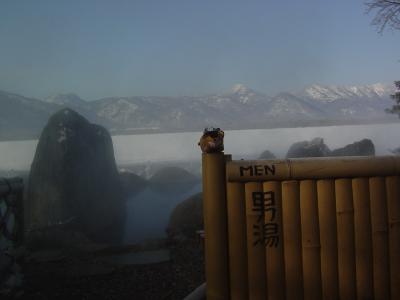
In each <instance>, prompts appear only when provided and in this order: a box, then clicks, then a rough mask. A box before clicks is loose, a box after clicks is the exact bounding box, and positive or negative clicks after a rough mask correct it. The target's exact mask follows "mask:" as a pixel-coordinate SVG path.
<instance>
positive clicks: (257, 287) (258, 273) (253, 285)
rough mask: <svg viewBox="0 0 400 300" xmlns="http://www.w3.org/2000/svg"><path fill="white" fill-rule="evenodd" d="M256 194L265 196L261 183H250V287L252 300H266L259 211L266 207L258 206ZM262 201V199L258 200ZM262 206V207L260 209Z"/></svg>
mask: <svg viewBox="0 0 400 300" xmlns="http://www.w3.org/2000/svg"><path fill="white" fill-rule="evenodd" d="M255 193H261V194H263V189H262V185H261V184H260V183H255V182H249V183H246V184H245V198H246V221H247V256H248V260H247V264H248V286H249V298H248V299H250V300H256V299H257V300H258V299H260V300H261V299H262V300H264V299H266V297H267V280H266V272H265V245H264V241H263V236H262V235H263V230H264V218H263V217H262V216H263V215H262V212H261V211H259V209H261V208H263V207H264V203H263V201H262V205H258V204H259V203H260V202H257V201H258V200H257V201H256V200H254V199H255V198H254V197H255ZM258 199H260V198H258ZM260 206H261V207H260ZM260 216H261V217H260Z"/></svg>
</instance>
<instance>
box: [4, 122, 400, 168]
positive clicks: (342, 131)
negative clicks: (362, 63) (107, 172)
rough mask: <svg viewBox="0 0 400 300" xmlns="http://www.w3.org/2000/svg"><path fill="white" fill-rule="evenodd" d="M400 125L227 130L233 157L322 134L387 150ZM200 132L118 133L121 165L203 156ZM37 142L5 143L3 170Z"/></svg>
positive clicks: (19, 163) (334, 141) (279, 151)
mask: <svg viewBox="0 0 400 300" xmlns="http://www.w3.org/2000/svg"><path fill="white" fill-rule="evenodd" d="M399 128H400V124H397V123H393V124H373V125H347V126H326V127H304V128H301V127H299V128H276V129H255V130H234V131H226V132H225V153H229V154H232V155H233V158H234V159H241V158H257V157H258V156H259V155H260V153H261V152H262V151H264V150H266V149H268V150H270V151H271V152H273V153H274V154H275V155H276V156H277V157H284V156H285V154H286V152H287V150H288V148H289V147H290V145H291V144H293V143H295V142H298V141H303V140H310V139H312V138H315V137H322V138H324V142H325V143H326V144H327V145H328V146H329V147H330V148H331V149H333V148H338V147H343V146H345V145H347V144H350V143H353V142H354V141H357V140H361V139H363V138H369V139H371V140H372V141H373V143H374V145H375V149H376V154H377V155H385V154H390V150H392V149H395V148H397V147H399V146H400V142H399ZM200 136H201V132H184V133H167V134H148V135H121V136H113V144H114V152H115V159H116V161H117V165H123V164H142V163H146V162H149V163H151V162H152V163H154V162H163V161H169V162H172V161H177V162H178V161H192V160H196V161H198V160H200V157H201V151H200V149H199V147H198V146H197V142H198V140H199V138H200ZM36 144H37V141H33V140H32V141H5V142H0V154H1V155H0V166H1V169H2V170H28V169H29V166H30V164H31V162H32V159H33V156H34V153H35V149H36Z"/></svg>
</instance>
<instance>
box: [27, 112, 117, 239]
mask: <svg viewBox="0 0 400 300" xmlns="http://www.w3.org/2000/svg"><path fill="white" fill-rule="evenodd" d="M27 206H28V207H27V211H28V213H29V220H28V226H29V229H30V230H33V232H37V231H40V230H41V229H43V228H48V227H52V226H56V225H57V226H60V225H61V226H64V224H65V226H68V227H70V226H72V227H74V230H77V231H79V232H83V233H84V234H85V235H86V236H87V237H89V238H90V239H92V240H94V241H98V242H107V243H118V242H120V241H121V240H122V236H123V227H124V223H125V203H124V201H123V192H122V189H121V184H120V178H119V174H118V170H117V167H116V164H115V158H114V150H113V144H112V140H111V136H110V134H109V133H108V132H107V130H106V129H104V128H103V127H101V126H98V125H95V124H91V123H89V122H88V121H87V120H86V119H85V118H84V117H82V116H81V115H79V114H78V113H76V112H75V111H73V110H71V109H67V108H66V109H62V110H60V111H58V112H57V113H55V114H54V115H52V116H51V117H50V119H49V121H48V123H47V125H46V127H45V128H44V130H43V132H42V134H41V136H40V140H39V143H38V146H37V149H36V153H35V157H34V160H33V163H32V167H31V172H30V177H29V190H28V205H27Z"/></svg>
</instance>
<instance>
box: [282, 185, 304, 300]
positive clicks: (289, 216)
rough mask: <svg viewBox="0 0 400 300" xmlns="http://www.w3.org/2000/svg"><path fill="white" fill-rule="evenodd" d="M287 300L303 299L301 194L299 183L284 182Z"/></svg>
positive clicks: (283, 214)
mask: <svg viewBox="0 0 400 300" xmlns="http://www.w3.org/2000/svg"><path fill="white" fill-rule="evenodd" d="M282 223H283V241H284V242H283V250H284V257H285V277H286V278H285V282H286V299H287V300H292V299H293V300H301V299H303V266H302V247H301V222H300V193H299V184H298V182H297V181H284V182H282Z"/></svg>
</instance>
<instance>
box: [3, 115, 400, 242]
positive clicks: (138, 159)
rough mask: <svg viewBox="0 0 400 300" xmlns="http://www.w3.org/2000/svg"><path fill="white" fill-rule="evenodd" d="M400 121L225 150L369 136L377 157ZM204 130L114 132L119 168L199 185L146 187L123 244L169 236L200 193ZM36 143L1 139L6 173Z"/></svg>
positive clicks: (228, 141) (394, 141)
mask: <svg viewBox="0 0 400 300" xmlns="http://www.w3.org/2000/svg"><path fill="white" fill-rule="evenodd" d="M399 129H400V124H396V123H394V124H374V125H352V126H326V127H305V128H277V129H258V130H235V131H227V132H225V153H229V154H232V155H233V159H242V158H244V159H257V158H258V157H259V155H260V154H261V153H262V152H263V151H264V150H270V151H271V152H272V153H274V154H275V155H276V156H277V157H278V158H283V157H285V155H286V152H287V150H288V149H289V147H290V146H291V145H292V144H293V143H295V142H298V141H303V140H311V139H313V138H315V137H322V138H324V142H325V143H326V144H327V145H328V147H329V148H330V149H335V148H339V147H343V146H345V145H347V144H350V143H353V142H355V141H358V140H361V139H364V138H369V139H371V140H372V141H373V143H374V145H375V149H376V155H389V154H391V152H390V151H391V150H393V149H395V148H397V147H399V146H400V142H399ZM200 135H201V133H200V132H184V133H169V134H149V135H124V136H114V137H113V144H114V152H115V158H116V161H117V165H118V166H119V168H120V170H125V169H128V170H130V171H133V172H135V173H136V174H138V175H140V176H142V177H144V178H146V179H149V178H150V177H151V176H152V175H153V174H154V173H155V172H156V171H157V170H159V169H161V168H163V167H165V166H179V167H181V168H184V169H186V170H187V171H189V172H190V173H192V174H194V175H196V176H197V178H198V183H197V184H196V185H195V186H194V187H192V188H191V189H190V190H184V191H182V190H180V189H179V187H177V188H176V189H174V190H170V191H168V193H162V192H160V191H154V190H153V189H152V188H150V187H146V188H145V189H144V190H143V191H141V192H140V193H139V194H137V195H136V196H134V197H131V198H129V199H128V201H127V203H126V211H127V221H126V225H127V227H126V232H125V242H126V243H133V242H138V241H140V240H144V239H149V238H161V237H164V236H165V228H166V225H167V223H168V218H169V216H170V214H171V211H172V210H173V208H174V207H175V206H176V205H177V204H178V203H179V202H181V201H183V200H185V199H187V198H188V197H189V196H191V195H193V194H195V193H198V192H200V191H201V178H200V175H201V164H200V157H201V151H200V149H199V147H198V145H197V142H198V140H199V137H200ZM36 143H37V142H36V141H7V142H0V154H1V155H0V165H1V166H2V170H1V171H2V172H3V174H7V173H8V174H13V173H15V172H16V173H18V171H27V170H28V169H29V165H30V163H31V161H32V159H33V155H34V151H35V147H36Z"/></svg>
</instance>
